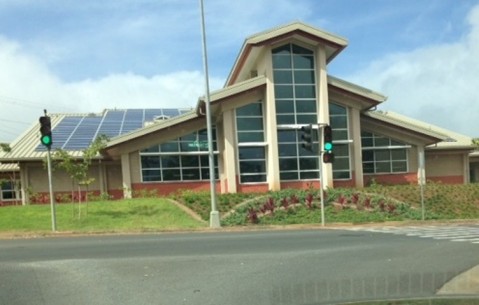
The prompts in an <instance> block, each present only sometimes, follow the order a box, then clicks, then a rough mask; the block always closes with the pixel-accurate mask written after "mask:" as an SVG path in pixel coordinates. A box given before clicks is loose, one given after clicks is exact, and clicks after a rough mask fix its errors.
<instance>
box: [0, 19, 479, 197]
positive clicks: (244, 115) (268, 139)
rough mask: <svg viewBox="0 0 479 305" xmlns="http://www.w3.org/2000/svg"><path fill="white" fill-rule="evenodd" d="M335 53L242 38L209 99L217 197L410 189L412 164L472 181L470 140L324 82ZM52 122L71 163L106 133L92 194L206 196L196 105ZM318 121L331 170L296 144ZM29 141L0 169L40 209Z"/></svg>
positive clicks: (339, 46)
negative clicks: (6, 169) (324, 128)
mask: <svg viewBox="0 0 479 305" xmlns="http://www.w3.org/2000/svg"><path fill="white" fill-rule="evenodd" d="M346 46H347V40H346V39H344V38H342V37H339V36H337V35H334V34H331V33H328V32H325V31H323V30H320V29H317V28H314V27H311V26H309V25H306V24H304V23H301V22H294V23H291V24H287V25H284V26H280V27H277V28H274V29H271V30H268V31H265V32H262V33H259V34H256V35H253V36H251V37H249V38H247V39H246V40H245V42H244V44H243V46H242V48H241V50H240V52H239V55H238V57H237V59H236V62H235V63H234V66H233V68H232V70H231V73H230V75H229V77H228V79H227V81H226V84H225V86H224V88H223V89H221V90H219V91H216V92H212V93H211V100H210V108H211V113H212V118H213V122H214V128H215V132H214V134H215V139H214V151H215V160H216V161H215V162H216V163H215V169H216V174H217V190H218V191H219V192H222V193H226V192H232V193H234V192H265V191H268V190H280V189H283V188H306V187H309V186H311V185H312V186H314V187H319V185H320V182H319V177H320V170H322V172H323V180H324V183H323V186H324V187H333V186H357V187H362V186H365V185H367V184H368V183H370V182H371V181H373V180H374V181H376V182H378V183H394V184H396V183H418V173H419V169H420V168H421V165H422V164H423V163H424V164H425V174H426V178H427V179H429V180H435V181H443V182H445V183H468V182H469V181H470V180H471V177H472V178H477V177H479V155H477V153H475V152H473V150H474V146H473V145H472V139H471V138H469V137H466V136H463V135H459V134H457V133H454V132H451V131H448V130H444V129H441V128H438V127H436V126H431V125H429V124H425V123H424V122H420V121H417V120H412V119H410V118H407V117H405V116H402V115H399V114H396V113H391V112H381V111H375V109H376V107H377V106H378V105H379V104H381V103H384V102H385V101H386V97H385V96H384V95H382V94H380V93H377V92H373V91H371V90H369V89H366V88H363V87H360V86H358V85H355V84H352V83H350V82H347V81H345V80H342V79H339V78H336V77H333V76H331V75H328V73H327V67H328V64H329V63H330V62H331V61H332V60H333V59H335V57H336V56H337V55H338V54H339V53H340V52H341V51H342V50H343V49H344V48H345V47H346ZM51 118H52V126H53V139H54V146H53V149H55V148H62V149H65V150H67V151H69V152H70V153H71V154H72V155H73V156H75V157H77V158H81V157H82V153H81V150H82V149H84V148H86V147H87V146H88V145H89V143H90V142H91V141H92V140H93V139H94V138H95V137H96V136H98V135H101V134H104V135H107V136H109V137H110V140H109V141H108V143H107V146H106V148H105V149H104V150H103V152H102V155H101V156H99V157H98V158H97V159H96V160H95V162H94V164H93V165H92V167H91V169H90V176H91V177H94V178H95V181H94V182H93V184H92V185H91V186H90V190H91V191H94V192H97V193H103V192H108V193H109V194H110V195H112V196H113V197H116V198H119V197H131V196H134V195H135V192H138V191H141V190H145V189H146V190H151V189H153V190H157V191H158V192H159V193H160V194H168V193H171V192H174V191H177V190H178V189H192V190H199V189H204V190H208V189H209V171H208V155H207V150H208V146H207V141H206V131H205V128H206V118H205V102H204V100H203V98H200V99H199V100H198V103H197V106H196V108H195V109H190V110H184V109H183V110H181V109H180V110H175V109H127V110H118V109H116V110H115V109H112V110H105V111H104V112H103V113H100V114H55V115H51ZM317 123H323V124H329V125H331V126H332V128H333V138H334V154H335V162H334V164H324V163H323V162H321V161H320V158H319V157H318V155H317V152H309V151H307V150H305V149H303V148H302V147H301V142H302V140H301V130H300V129H301V127H302V126H305V125H308V124H317ZM38 138H39V132H38V124H35V125H34V126H32V127H31V128H30V129H29V130H27V131H26V133H25V134H24V135H23V136H21V137H19V139H17V140H16V141H15V142H14V143H12V144H11V148H12V149H11V151H10V152H8V153H6V152H4V153H0V162H3V163H6V164H10V163H14V164H16V165H15V166H17V170H18V172H17V175H16V179H17V180H18V183H13V185H18V186H19V188H20V190H21V192H19V193H18V192H17V193H16V194H17V195H18V194H20V195H18V196H19V197H18V196H17V197H16V199H17V200H22V202H23V203H28V202H31V201H32V200H36V201H40V202H41V201H45V197H42V195H41V194H45V193H46V192H47V191H48V185H47V179H46V170H45V168H44V166H43V165H42V163H43V160H44V158H45V156H46V150H45V148H44V147H42V146H41V145H40V144H39V141H38ZM316 143H317V142H316ZM421 156H424V159H425V162H422V161H421ZM53 180H54V192H55V193H56V194H64V193H68V192H69V191H70V189H71V188H72V186H71V184H72V182H71V179H70V178H69V177H68V175H67V174H66V173H64V172H61V171H55V172H54V179H53ZM32 194H36V196H32ZM39 194H40V196H39ZM39 198H40V199H39Z"/></svg>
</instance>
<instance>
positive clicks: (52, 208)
mask: <svg viewBox="0 0 479 305" xmlns="http://www.w3.org/2000/svg"><path fill="white" fill-rule="evenodd" d="M47 163H48V190H49V192H50V207H51V214H52V231H53V232H55V231H56V230H57V220H56V211H55V201H54V200H53V186H52V156H51V149H50V147H48V153H47Z"/></svg>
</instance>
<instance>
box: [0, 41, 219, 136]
mask: <svg viewBox="0 0 479 305" xmlns="http://www.w3.org/2000/svg"><path fill="white" fill-rule="evenodd" d="M0 66H1V67H2V69H0V84H1V87H0V106H1V112H0V122H1V120H2V119H4V120H9V121H8V124H7V123H5V124H4V123H1V125H0V142H3V141H12V140H13V139H14V138H15V136H18V135H19V134H21V133H22V132H23V131H24V130H25V128H26V126H28V125H30V124H32V123H33V122H35V121H36V119H37V118H38V117H39V116H40V115H42V114H43V109H44V108H46V109H47V110H48V111H49V112H50V113H55V112H82V113H88V112H99V111H101V110H103V109H105V108H182V107H185V108H187V107H194V106H195V105H196V102H197V99H198V97H199V96H200V95H203V94H204V77H203V74H202V72H200V71H180V72H175V73H170V74H164V75H154V76H152V77H144V76H141V75H136V74H134V73H124V74H114V75H109V76H106V77H103V78H99V79H88V80H83V81H79V82H70V83H67V82H64V81H62V80H61V79H59V78H58V77H57V76H55V75H54V74H53V73H52V72H51V71H50V70H49V68H48V66H47V65H46V64H45V63H43V62H42V61H41V60H39V59H38V58H36V57H35V56H32V55H30V54H29V53H28V52H26V51H25V50H24V49H23V48H22V47H21V45H19V44H18V43H16V42H13V41H10V40H7V39H5V38H0ZM222 82H223V80H220V79H217V78H211V79H210V86H211V88H212V89H215V88H216V89H217V88H220V87H221V85H222ZM12 118H15V120H16V121H18V124H15V123H12V122H11V121H12Z"/></svg>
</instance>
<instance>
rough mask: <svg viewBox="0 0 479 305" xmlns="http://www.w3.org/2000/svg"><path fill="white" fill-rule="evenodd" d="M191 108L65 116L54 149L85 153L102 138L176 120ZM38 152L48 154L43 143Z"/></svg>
mask: <svg viewBox="0 0 479 305" xmlns="http://www.w3.org/2000/svg"><path fill="white" fill-rule="evenodd" d="M190 111H191V110H189V109H174V108H166V109H162V108H158V109H120V110H117V109H114V110H106V111H105V112H104V113H103V115H98V116H96V115H84V116H67V117H64V118H63V119H62V120H61V121H60V123H58V124H57V125H56V126H55V127H54V128H53V130H52V138H53V144H52V149H53V150H55V149H66V150H83V149H85V148H87V147H88V146H89V145H90V143H91V142H92V141H93V140H94V139H95V138H96V137H98V136H99V135H105V136H107V137H109V138H112V137H116V136H119V135H121V134H124V133H127V132H131V131H134V130H136V129H139V128H142V127H143V126H144V124H145V122H146V121H154V120H155V118H157V117H162V118H164V119H168V118H172V117H175V116H178V115H180V114H184V113H186V112H190ZM35 151H46V147H45V146H43V145H42V144H39V145H38V146H37V147H36V149H35Z"/></svg>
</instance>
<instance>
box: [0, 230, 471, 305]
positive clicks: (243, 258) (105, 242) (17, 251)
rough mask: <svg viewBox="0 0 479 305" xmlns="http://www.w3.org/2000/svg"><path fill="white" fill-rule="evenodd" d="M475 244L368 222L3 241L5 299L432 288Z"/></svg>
mask: <svg viewBox="0 0 479 305" xmlns="http://www.w3.org/2000/svg"><path fill="white" fill-rule="evenodd" d="M478 264H479V244H474V243H472V242H453V241H450V240H444V239H442V240H438V239H434V238H421V237H418V236H408V235H405V234H397V235H396V234H387V233H382V232H373V231H365V230H356V231H352V230H328V229H326V230H320V229H317V230H291V231H256V232H208V233H169V234H150V235H121V236H86V237H49V238H38V239H17V240H0V304H1V305H3V304H5V305H7V304H8V305H11V304H17V305H20V304H40V305H43V304H48V305H56V304H58V305H64V304H89V305H91V304H99V305H100V304H101V305H109V304H112V305H113V304H115V305H117V304H135V305H140V304H168V305H170V304H202V305H204V304H242V305H243V304H275V305H276V304H330V303H334V302H339V301H351V300H369V299H384V298H404V297H424V296H432V295H435V293H436V292H437V290H438V289H439V288H440V287H442V286H443V285H444V284H445V283H446V282H448V281H449V280H450V279H452V278H453V277H455V276H456V275H458V274H460V273H461V272H463V271H465V270H467V269H469V268H472V267H474V266H475V265H478Z"/></svg>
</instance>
